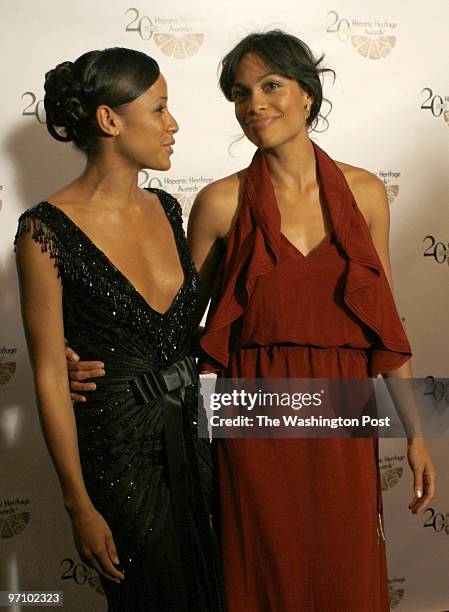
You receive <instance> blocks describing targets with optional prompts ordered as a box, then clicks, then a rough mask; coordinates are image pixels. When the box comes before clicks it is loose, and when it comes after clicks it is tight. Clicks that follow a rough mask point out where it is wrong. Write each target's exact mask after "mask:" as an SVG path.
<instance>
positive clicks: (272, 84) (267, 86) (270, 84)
mask: <svg viewBox="0 0 449 612" xmlns="http://www.w3.org/2000/svg"><path fill="white" fill-rule="evenodd" d="M279 87H282V85H281V83H279V81H267V82H266V83H264V86H263V88H264V90H265V91H275V90H276V89H279Z"/></svg>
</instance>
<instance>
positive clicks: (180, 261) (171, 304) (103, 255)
mask: <svg viewBox="0 0 449 612" xmlns="http://www.w3.org/2000/svg"><path fill="white" fill-rule="evenodd" d="M147 190H148V191H150V192H151V193H154V195H155V196H156V197H157V199H158V200H159V203H160V205H161V207H162V209H163V211H164V213H165V216H166V217H167V220H168V222H169V223H170V227H171V230H172V233H173V239H174V241H175V244H176V250H177V252H178V257H179V263H180V264H181V268H182V271H183V275H184V277H183V281H182V283H181V286H180V287H179V289H178V291H177V293H176V295H175V296H174V298H173V300H172V301H171V303H170V305H169V307H168V308H167V310H165V311H164V312H160V311H159V310H156V309H155V308H153V306H151V304H150V303H149V302H147V300H146V299H145V298H144V297H143V295H142V293H141V292H140V291H139V290H138V289H137V288H136V286H135V285H134V284H133V283H132V282H131V281H130V280H129V278H128V277H127V276H125V274H124V273H123V272H122V271H121V270H120V269H119V268H118V267H117V266H116V265H115V264H114V263H113V261H112V260H111V259H110V258H109V257H108V256H107V255H106V253H105V252H104V251H103V250H102V249H100V247H99V246H97V245H96V244H95V242H94V241H93V240H92V239H91V238H89V236H88V235H87V234H86V232H85V231H84V230H82V229H81V227H80V226H79V225H77V224H76V223H75V221H73V220H72V219H71V217H70V216H69V215H68V214H67V213H66V212H64V211H63V210H62V209H61V208H59V206H55V204H52V203H51V202H49V201H48V200H44V201H43V204H46V205H48V206H50V207H51V208H52V209H54V210H56V211H57V212H58V213H59V214H60V215H62V216H63V217H64V219H66V220H67V221H68V222H69V223H70V225H71V226H73V227H74V229H75V230H76V231H77V232H78V233H79V234H80V235H81V236H82V237H83V238H84V239H85V240H86V241H87V242H88V243H89V245H90V246H91V247H93V249H94V250H95V251H97V253H98V254H99V255H100V257H102V258H103V260H104V261H105V262H106V263H107V265H108V266H110V267H111V268H112V269H113V270H114V272H116V273H117V274H118V275H119V276H120V278H121V279H122V280H123V281H124V282H125V284H126V285H127V286H128V287H129V288H130V289H131V291H132V292H133V293H134V294H135V295H136V296H137V298H138V299H140V301H141V302H142V303H143V304H144V305H145V306H146V308H147V309H148V310H150V311H151V312H152V313H154V314H155V315H156V316H158V317H161V318H164V317H166V316H168V315H169V314H170V313H171V311H172V310H173V308H174V307H175V306H176V304H177V303H178V300H179V297H180V296H181V294H182V292H183V290H184V288H185V286H186V283H187V271H186V269H185V267H184V264H183V257H182V253H181V247H180V244H179V243H178V241H177V240H176V235H175V230H174V228H173V225H172V222H171V220H170V218H169V216H168V215H167V211H166V209H165V205H164V203H163V202H162V200H161V198H160V197H159V195H158V193H157V192H156V191H155V190H154V189H152V188H147Z"/></svg>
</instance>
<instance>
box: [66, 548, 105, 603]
mask: <svg viewBox="0 0 449 612" xmlns="http://www.w3.org/2000/svg"><path fill="white" fill-rule="evenodd" d="M61 565H62V566H65V568H64V571H63V572H62V574H61V580H73V582H74V583H75V584H77V585H78V586H83V585H86V584H87V585H88V586H89V587H90V588H91V589H93V590H94V591H95V592H96V593H98V594H99V595H104V594H105V593H104V590H103V587H102V586H101V581H100V577H99V575H98V574H97V572H96V571H95V570H93V569H92V568H90V567H88V566H87V565H85V564H84V563H77V562H76V561H74V560H73V559H71V558H70V557H68V558H66V559H63V560H62V561H61Z"/></svg>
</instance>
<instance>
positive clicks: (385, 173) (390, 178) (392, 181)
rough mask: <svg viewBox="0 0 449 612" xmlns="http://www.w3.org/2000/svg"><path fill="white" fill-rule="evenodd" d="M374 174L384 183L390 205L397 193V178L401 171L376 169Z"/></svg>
mask: <svg viewBox="0 0 449 612" xmlns="http://www.w3.org/2000/svg"><path fill="white" fill-rule="evenodd" d="M375 174H376V176H377V177H378V178H380V179H381V181H383V184H384V185H385V190H386V192H387V197H388V203H389V204H390V205H391V204H393V202H394V200H395V199H396V197H397V195H398V193H399V178H400V176H401V173H400V172H395V171H394V170H378V171H377V172H376V173H375Z"/></svg>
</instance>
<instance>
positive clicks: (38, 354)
mask: <svg viewBox="0 0 449 612" xmlns="http://www.w3.org/2000/svg"><path fill="white" fill-rule="evenodd" d="M16 262H17V270H18V275H19V285H20V300H21V307H22V318H23V322H24V327H25V333H26V337H27V342H28V348H29V353H30V359H31V365H32V368H33V372H34V381H35V386H36V393H37V399H38V407H39V417H40V421H41V425H42V429H43V433H44V437H45V441H46V444H47V447H48V450H49V452H50V455H51V458H52V460H53V463H54V465H55V468H56V471H57V474H58V477H59V481H60V483H61V488H62V494H63V499H64V504H65V507H66V509H67V511H68V513H69V515H70V517H71V520H72V523H73V526H74V530H75V533H76V534H77V535H78V536H79V538H78V539H79V545H80V547H81V549H80V550H79V552H80V553H81V554H82V555H83V557H84V558H86V559H88V560H89V562H90V565H92V566H93V567H94V568H95V569H97V571H99V572H101V573H102V574H103V575H104V576H106V577H108V578H110V579H112V580H116V581H119V580H120V579H121V578H122V577H123V574H121V573H120V572H118V571H117V570H116V569H115V567H114V565H113V562H117V561H116V558H117V553H116V551H115V545H114V542H113V538H112V534H111V532H110V530H109V528H108V526H107V525H106V523H105V521H104V519H103V518H102V517H101V515H99V514H98V512H97V511H96V510H95V508H94V507H93V504H92V502H91V500H90V498H89V495H88V493H87V491H86V487H85V484H84V480H83V475H82V470H81V464H80V457H79V449H78V441H77V430H76V423H75V417H74V413H73V407H72V404H71V402H70V393H69V388H68V378H67V365H66V360H65V350H64V349H65V347H64V329H63V314H62V285H61V281H60V279H59V278H58V277H57V271H56V268H55V267H54V260H52V259H50V256H49V253H47V252H44V253H42V251H41V245H40V244H38V243H36V242H34V241H33V239H32V236H31V234H30V233H25V234H23V235H22V236H21V238H19V240H18V243H17V249H16Z"/></svg>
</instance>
